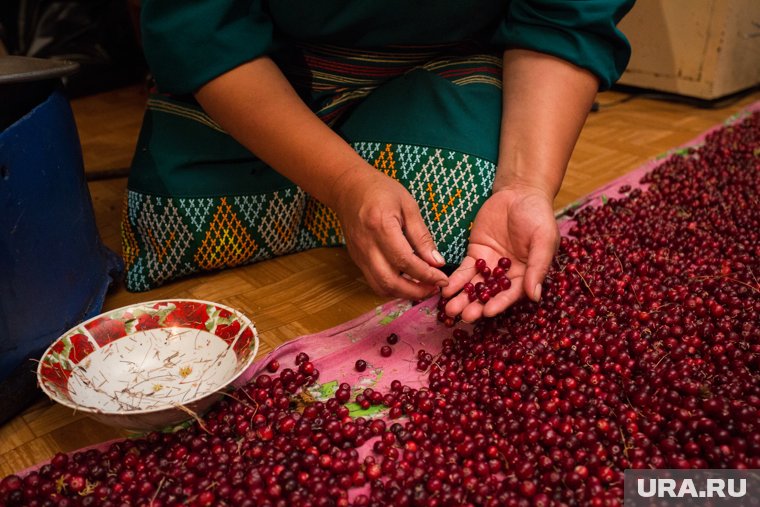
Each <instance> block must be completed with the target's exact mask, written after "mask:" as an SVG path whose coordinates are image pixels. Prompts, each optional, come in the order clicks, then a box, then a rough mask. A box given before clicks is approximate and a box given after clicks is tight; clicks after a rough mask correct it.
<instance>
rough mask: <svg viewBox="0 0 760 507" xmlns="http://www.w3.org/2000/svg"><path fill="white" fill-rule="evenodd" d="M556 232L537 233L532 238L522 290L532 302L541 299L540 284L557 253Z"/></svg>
mask: <svg viewBox="0 0 760 507" xmlns="http://www.w3.org/2000/svg"><path fill="white" fill-rule="evenodd" d="M558 235H559V233H558V231H556V229H555V230H554V231H551V232H550V231H545V232H543V233H541V232H538V233H536V234H535V235H534V236H533V240H532V241H531V245H530V251H529V252H528V265H527V267H526V269H525V279H524V280H523V289H524V290H525V293H526V294H527V296H528V297H529V298H530V299H532V300H533V301H536V302H538V300H539V299H541V284H542V283H543V282H544V278H546V273H547V272H548V271H549V265H550V264H551V262H552V259H553V258H554V253H555V252H556V251H557V245H558Z"/></svg>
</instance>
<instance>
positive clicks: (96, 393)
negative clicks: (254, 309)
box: [37, 299, 259, 431]
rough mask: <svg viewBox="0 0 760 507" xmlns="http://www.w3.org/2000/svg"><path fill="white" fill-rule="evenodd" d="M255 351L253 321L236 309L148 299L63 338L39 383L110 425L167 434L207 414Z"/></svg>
mask: <svg viewBox="0 0 760 507" xmlns="http://www.w3.org/2000/svg"><path fill="white" fill-rule="evenodd" d="M258 346H259V339H258V334H257V333H256V328H255V326H254V325H253V323H252V322H251V321H250V320H249V319H248V318H246V317H245V316H244V315H243V314H241V313H240V312H238V311H236V310H234V309H232V308H228V307H226V306H223V305H220V304H217V303H211V302H208V301H196V300H187V299H182V300H179V299H178V300H162V301H151V302H147V303H140V304H135V305H131V306H126V307H123V308H118V309H116V310H111V311H109V312H106V313H103V314H101V315H98V316H97V317H95V318H92V319H90V320H88V321H86V322H83V323H82V324H80V325H78V326H76V327H75V328H73V329H71V330H69V331H68V332H66V333H65V334H64V335H63V336H61V337H60V338H58V339H57V340H56V341H55V342H54V343H53V344H52V345H51V346H50V347H49V348H48V349H47V350H46V351H45V354H44V355H43V356H42V359H41V361H40V363H39V366H38V368H37V378H38V381H39V385H40V387H41V388H42V390H43V391H44V392H45V393H46V394H47V395H48V396H49V397H50V398H51V399H53V400H54V401H56V402H58V403H60V404H62V405H65V406H67V407H71V408H72V409H74V410H76V411H78V412H84V413H86V414H88V415H89V416H91V417H92V418H94V419H96V420H98V421H101V422H103V423H105V424H108V425H110V426H116V427H121V428H125V429H128V430H133V431H149V430H156V429H163V428H167V427H171V426H174V425H177V424H180V423H182V422H184V421H187V420H188V419H190V418H192V417H193V416H194V415H200V414H202V413H203V412H204V411H205V410H207V409H208V408H209V407H210V406H211V405H212V404H213V403H214V402H215V401H217V400H218V399H219V398H220V397H221V396H223V391H224V390H225V388H227V387H228V386H229V385H230V383H232V382H233V381H234V380H235V379H236V378H237V377H238V376H240V375H241V374H242V373H243V372H244V371H245V370H246V368H247V367H248V366H249V365H250V364H251V362H253V359H254V358H255V357H256V352H257V350H258Z"/></svg>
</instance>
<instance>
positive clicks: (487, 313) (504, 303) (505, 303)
mask: <svg viewBox="0 0 760 507" xmlns="http://www.w3.org/2000/svg"><path fill="white" fill-rule="evenodd" d="M515 282H516V280H515ZM522 295H523V290H522V284H520V283H514V284H513V285H512V287H510V288H509V289H507V290H503V291H501V292H499V293H498V294H496V295H495V296H494V297H493V298H491V300H490V301H488V303H486V304H485V305H484V306H483V317H493V316H495V315H498V314H500V313H501V312H503V311H504V310H506V309H507V308H509V307H510V306H512V305H513V304H515V302H517V300H518V299H520V298H521V297H522Z"/></svg>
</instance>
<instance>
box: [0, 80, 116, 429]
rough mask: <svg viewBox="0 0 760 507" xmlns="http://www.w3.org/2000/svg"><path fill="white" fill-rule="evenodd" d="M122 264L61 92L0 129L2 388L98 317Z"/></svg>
mask: <svg viewBox="0 0 760 507" xmlns="http://www.w3.org/2000/svg"><path fill="white" fill-rule="evenodd" d="M54 88H55V87H54ZM0 107H3V104H0ZM122 270H123V264H122V261H121V259H120V257H118V256H117V255H116V254H115V253H113V252H112V251H110V250H108V249H107V248H106V247H105V246H103V244H102V242H101V240H100V236H99V234H98V230H97V228H96V225H95V219H94V214H93V209H92V202H91V200H90V194H89V190H88V187H87V183H86V181H85V177H84V169H83V162H82V153H81V146H80V143H79V136H78V134H77V129H76V125H75V123H74V118H73V114H72V111H71V107H70V105H69V102H68V100H67V99H66V97H65V96H64V95H63V94H62V93H61V92H60V91H59V90H57V89H55V91H53V92H52V93H50V94H49V95H48V96H47V98H45V99H44V100H43V101H42V102H41V103H39V104H38V105H36V106H35V107H33V108H32V109H31V111H29V112H28V113H27V114H25V115H24V116H23V117H21V118H20V119H18V120H17V121H15V123H13V124H11V125H10V126H8V127H6V128H5V129H4V130H3V131H2V133H0V387H2V383H3V382H4V381H6V379H7V381H8V382H11V381H12V380H13V379H12V378H9V377H13V376H14V375H17V374H18V371H19V369H20V368H21V369H22V370H25V369H26V366H27V364H26V363H30V361H29V359H30V358H32V359H34V358H38V357H39V356H40V355H41V354H42V352H43V351H44V350H45V348H47V347H48V346H49V345H50V343H51V342H52V341H53V340H54V339H55V338H57V337H58V336H59V335H61V334H62V333H63V332H65V331H66V330H68V329H69V328H71V327H73V326H74V325H76V324H78V323H79V322H81V321H83V320H85V319H87V318H89V317H92V316H94V315H96V314H98V313H99V312H100V310H101V308H102V306H103V300H104V298H105V294H106V290H107V289H108V286H109V285H110V284H111V283H112V281H113V280H114V279H115V278H116V277H118V276H120V274H121V271H122ZM28 366H29V369H33V368H34V365H33V364H31V363H30V364H29V365H28ZM5 387H6V390H7V385H6V386H5ZM3 401H4V400H3V399H2V397H0V404H1V403H2V402H3ZM6 403H8V402H7V401H6ZM2 409H6V410H7V409H9V407H3V406H0V410H2ZM3 415H6V416H7V414H3ZM0 418H2V416H0Z"/></svg>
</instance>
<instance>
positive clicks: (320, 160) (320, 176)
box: [195, 57, 370, 206]
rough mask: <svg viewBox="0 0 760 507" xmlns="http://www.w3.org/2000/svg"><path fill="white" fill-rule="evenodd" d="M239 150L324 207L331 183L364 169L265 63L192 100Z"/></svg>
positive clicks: (222, 79)
mask: <svg viewBox="0 0 760 507" xmlns="http://www.w3.org/2000/svg"><path fill="white" fill-rule="evenodd" d="M195 96H196V98H197V100H198V102H199V103H200V105H201V106H202V107H203V108H204V110H205V111H206V112H207V113H208V114H209V115H210V116H211V117H212V118H213V119H214V120H215V121H216V122H217V123H219V125H221V127H222V128H224V129H225V130H226V131H227V132H228V133H229V134H230V135H231V136H232V137H234V138H235V139H236V140H237V141H238V142H240V143H241V144H242V145H243V146H245V147H246V148H248V149H249V150H250V151H251V152H252V153H254V154H255V155H256V156H257V157H259V158H261V159H262V160H263V161H264V162H266V163H267V164H269V165H270V166H271V167H273V168H274V169H275V170H276V171H277V172H279V173H280V174H282V175H283V176H285V177H287V178H288V179H290V180H291V181H293V182H294V183H295V184H297V185H298V186H299V187H301V188H303V189H304V190H305V191H306V192H308V193H309V194H311V195H312V196H314V197H315V198H317V199H318V200H320V201H322V202H324V203H325V204H327V205H329V206H333V205H334V204H335V201H336V199H338V196H337V195H335V194H334V192H335V188H336V183H337V182H338V181H340V180H341V179H344V178H343V177H344V176H345V175H347V174H349V173H351V174H353V173H356V172H357V171H359V172H361V171H367V170H369V169H370V168H369V166H368V164H367V163H366V162H365V161H364V160H363V159H362V158H361V157H360V156H359V155H358V154H357V153H356V152H355V151H354V150H353V149H352V148H351V147H350V146H349V145H348V143H346V142H345V141H344V140H343V139H342V138H341V137H340V136H338V135H337V134H336V133H335V132H333V131H332V130H331V129H330V128H329V127H328V126H327V125H325V124H324V123H323V122H322V121H321V120H320V119H319V118H317V116H316V115H315V114H314V113H313V112H312V111H311V110H310V109H309V108H308V107H307V106H306V104H304V102H303V101H302V100H301V98H300V97H299V96H298V95H297V94H296V92H295V90H294V89H293V87H292V86H291V85H290V83H289V82H288V81H287V79H286V78H285V76H283V75H282V73H281V72H280V70H279V68H278V67H277V65H275V63H274V62H272V60H270V59H269V58H267V57H263V58H258V59H256V60H253V61H251V62H248V63H246V64H243V65H241V66H240V67H237V68H235V69H233V70H231V71H229V72H227V73H225V74H223V75H221V76H219V77H218V78H216V79H214V80H212V81H211V82H209V83H207V84H206V85H204V86H203V87H201V89H200V90H198V92H197V93H196V94H195Z"/></svg>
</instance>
